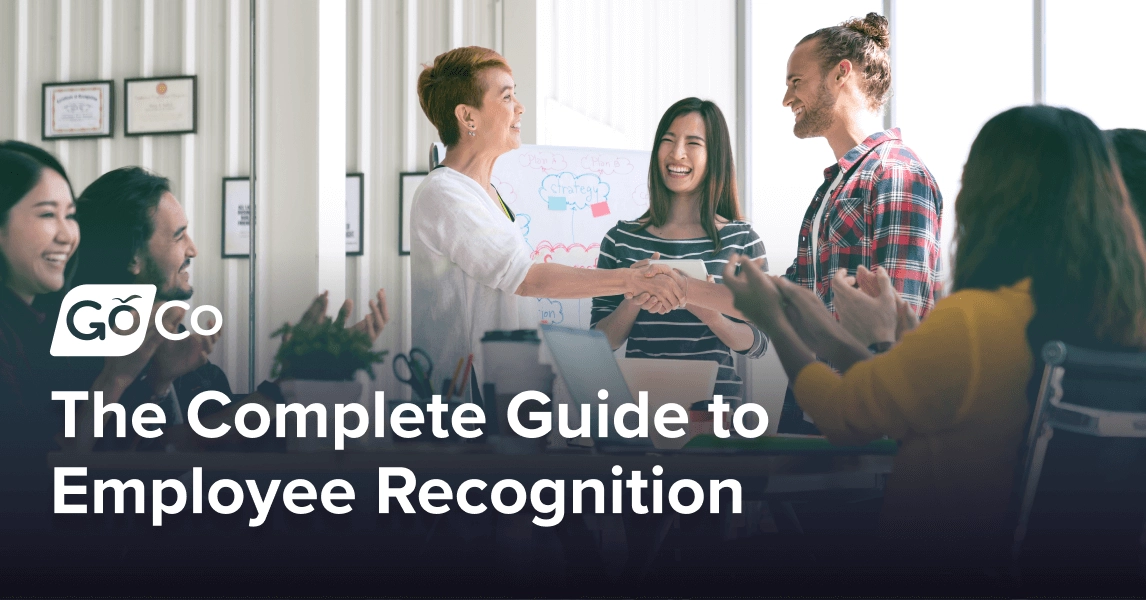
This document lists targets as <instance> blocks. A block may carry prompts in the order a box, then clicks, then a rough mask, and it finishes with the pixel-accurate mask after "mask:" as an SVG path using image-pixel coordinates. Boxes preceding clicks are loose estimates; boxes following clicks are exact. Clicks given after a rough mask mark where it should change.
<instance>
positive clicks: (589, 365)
mask: <svg viewBox="0 0 1146 600" xmlns="http://www.w3.org/2000/svg"><path fill="white" fill-rule="evenodd" d="M541 331H542V337H543V338H544V340H545V344H546V346H547V347H548V348H549V351H550V353H552V355H553V360H554V362H555V363H556V365H557V370H558V372H559V373H560V374H561V378H562V379H563V380H564V382H565V385H566V387H567V388H568V389H569V395H570V396H571V397H572V399H573V402H574V403H575V404H576V405H578V406H580V405H585V404H588V405H590V406H592V407H593V409H592V410H591V411H590V419H591V432H592V436H593V444H594V446H596V447H597V448H598V449H601V450H606V451H616V450H622V451H630V452H631V451H642V452H644V451H650V450H653V449H654V444H653V438H652V437H634V438H629V439H626V438H623V437H621V436H620V435H619V434H617V432H616V431H615V430H614V428H613V424H612V422H610V423H609V435H607V436H605V437H601V436H599V435H598V433H599V430H598V423H597V420H598V417H599V414H598V411H597V408H596V406H597V405H598V404H600V403H602V402H604V403H606V404H608V407H609V415H610V419H612V415H613V414H615V413H616V411H617V410H618V409H619V408H620V407H622V406H624V405H625V404H635V398H634V396H633V394H634V390H645V391H648V392H649V433H650V436H656V435H657V434H656V432H655V429H654V427H653V423H652V419H653V415H654V414H655V413H656V410H657V408H658V407H660V405H662V404H664V403H665V402H668V401H671V400H670V399H669V398H667V397H666V396H667V394H666V393H665V391H666V390H665V389H664V388H665V386H663V385H659V383H663V382H657V381H655V379H656V377H657V373H656V370H655V369H651V368H649V363H664V362H671V363H678V365H677V367H676V370H677V371H680V370H681V369H682V368H683V367H688V368H687V369H685V370H684V371H685V372H683V373H677V375H680V374H684V375H685V377H684V378H683V379H681V378H679V377H668V379H676V380H677V383H676V384H675V385H671V386H669V389H671V390H672V391H673V392H674V395H676V394H675V392H681V393H683V394H684V395H686V396H688V397H689V401H688V402H686V403H684V404H682V406H683V407H684V408H685V410H688V407H689V405H690V404H692V402H693V401H696V400H703V399H709V400H711V398H712V390H713V387H714V386H715V384H716V374H717V370H718V368H719V365H718V364H717V363H715V362H711V361H654V360H643V361H642V360H640V359H629V361H630V363H631V364H628V365H626V367H628V371H627V372H623V369H622V368H621V365H620V364H619V363H618V362H617V358H616V356H615V355H614V354H613V350H612V348H611V347H610V346H609V341H608V339H607V338H606V337H605V334H604V333H602V332H600V331H596V330H584V329H570V328H568V327H558V326H556V325H547V324H543V325H541ZM642 363H644V364H642ZM679 363H688V364H684V365H680V364H679ZM642 367H643V368H642ZM686 380H687V381H686ZM599 390H606V391H608V392H609V397H608V398H607V399H606V400H601V399H600V398H599V397H598V395H597V393H598V391H599ZM693 396H695V397H693ZM678 403H679V402H678ZM629 417H630V418H631V419H633V420H634V422H633V423H632V424H631V425H630V426H632V425H635V418H636V415H629ZM669 442H671V440H669ZM678 447H679V446H678ZM664 449H668V448H663V449H662V448H658V451H660V450H664Z"/></svg>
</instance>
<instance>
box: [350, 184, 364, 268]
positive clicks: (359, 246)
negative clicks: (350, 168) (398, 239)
mask: <svg viewBox="0 0 1146 600" xmlns="http://www.w3.org/2000/svg"><path fill="white" fill-rule="evenodd" d="M352 181H357V188H358V189H357V198H355V197H354V193H355V192H353V191H352V190H351V187H350V185H351V182H352ZM355 205H357V208H358V218H357V219H352V218H351V213H350V211H351V207H352V206H355ZM365 209H366V176H365V175H363V174H362V173H347V174H346V255H347V256H362V253H363V249H364V248H365V247H366V242H365V240H364V238H365V231H364V229H365V227H366V216H365V214H366V210H365ZM355 221H357V223H355ZM354 226H357V227H358V231H357V235H356V236H354V238H355V240H356V242H357V243H352V242H351V235H350V234H351V228H352V227H354Z"/></svg>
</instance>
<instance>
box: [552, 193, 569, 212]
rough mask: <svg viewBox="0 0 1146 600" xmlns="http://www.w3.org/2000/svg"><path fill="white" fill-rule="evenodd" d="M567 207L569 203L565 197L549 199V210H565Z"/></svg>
mask: <svg viewBox="0 0 1146 600" xmlns="http://www.w3.org/2000/svg"><path fill="white" fill-rule="evenodd" d="M567 206H569V202H568V201H567V200H565V196H550V197H549V210H565V208H566V207H567Z"/></svg>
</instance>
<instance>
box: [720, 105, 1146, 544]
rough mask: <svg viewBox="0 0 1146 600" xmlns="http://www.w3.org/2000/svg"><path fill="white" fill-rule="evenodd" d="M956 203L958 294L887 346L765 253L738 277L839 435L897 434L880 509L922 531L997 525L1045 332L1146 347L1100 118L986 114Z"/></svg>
mask: <svg viewBox="0 0 1146 600" xmlns="http://www.w3.org/2000/svg"><path fill="white" fill-rule="evenodd" d="M955 213H956V219H957V221H958V231H957V233H956V243H957V247H956V250H955V266H954V285H953V291H952V294H951V295H950V296H949V297H947V298H945V299H943V300H941V301H940V302H939V303H938V304H937V305H936V306H935V309H934V311H933V312H932V313H931V315H930V316H929V317H928V318H927V319H926V320H924V321H923V322H922V324H919V325H918V327H916V328H915V329H914V330H913V331H911V332H909V333H906V334H905V335H903V336H902V340H901V341H900V342H899V343H898V344H897V345H895V346H894V347H892V348H891V349H890V350H889V351H887V352H886V353H884V354H881V355H879V356H875V357H873V356H872V355H871V354H870V353H869V352H868V350H867V349H866V348H865V347H864V346H863V345H862V344H860V343H859V342H857V341H856V338H855V337H853V336H852V335H851V334H850V333H848V331H847V330H845V328H844V327H842V326H840V324H839V323H837V322H836V321H835V320H834V319H832V318H831V317H830V316H828V315H827V311H826V310H825V309H824V308H823V305H822V303H820V302H819V301H818V300H817V299H815V297H814V296H813V297H811V298H809V297H808V294H805V293H804V291H803V290H802V289H801V288H798V287H797V286H794V285H791V284H789V283H788V282H785V281H783V280H777V279H775V278H772V277H768V276H766V275H764V274H762V273H761V272H760V271H759V270H758V269H756V268H754V267H753V266H752V265H751V264H744V267H745V268H744V269H743V272H742V273H741V274H740V275H737V276H735V277H733V276H732V275H731V271H729V272H727V273H726V276H725V284H726V285H728V286H729V287H730V288H732V290H733V293H734V295H735V296H736V302H737V306H738V307H740V309H741V310H742V311H744V312H745V313H746V314H748V316H749V317H750V318H751V319H752V321H753V322H755V323H756V324H758V325H760V327H761V328H762V329H763V330H764V331H766V332H768V334H769V335H770V336H771V338H772V341H773V344H774V345H775V347H776V351H777V354H779V356H780V360H781V362H782V363H783V365H784V370H785V371H786V372H787V373H788V376H789V377H790V378H791V379H792V381H793V382H794V383H793V388H794V391H795V395H796V400H797V401H798V402H799V404H800V406H801V407H802V408H803V409H804V410H805V411H807V412H808V413H809V414H810V415H812V417H813V418H814V419H815V420H816V424H817V425H818V426H819V427H820V429H821V430H822V431H823V432H824V434H825V435H827V436H828V438H829V439H830V440H832V441H833V442H835V443H842V444H854V443H863V442H866V441H869V440H872V439H876V438H878V437H880V436H884V435H886V436H890V437H892V438H893V439H896V440H899V441H900V448H899V453H898V455H897V456H896V458H895V468H894V472H893V473H892V475H891V477H890V478H889V480H888V485H887V495H886V500H885V503H884V509H883V520H884V525H885V526H887V527H889V528H891V529H893V530H895V531H898V532H899V533H907V534H909V535H912V536H937V537H940V538H942V537H946V536H952V537H954V536H961V535H978V534H983V533H990V532H998V531H1000V527H1001V526H1002V524H1003V522H1004V521H1003V518H1004V515H1005V513H1006V507H1007V503H1008V500H1009V498H1010V496H1011V487H1012V477H1013V475H1014V468H1015V462H1016V460H1017V458H1018V455H1019V444H1020V442H1021V440H1022V437H1023V433H1024V425H1025V423H1026V421H1027V419H1028V418H1029V414H1030V407H1029V404H1028V400H1027V395H1026V388H1027V383H1028V380H1029V379H1030V377H1031V374H1032V369H1033V365H1034V357H1035V356H1037V355H1038V352H1039V349H1040V348H1041V347H1042V345H1043V343H1044V342H1046V341H1048V340H1052V339H1055V340H1063V341H1065V342H1067V343H1070V344H1075V345H1081V346H1090V347H1103V348H1128V349H1143V348H1146V242H1144V241H1143V238H1142V231H1141V228H1140V226H1139V223H1138V219H1137V218H1135V214H1134V210H1133V208H1132V207H1131V204H1130V200H1129V197H1128V194H1127V191H1126V188H1125V186H1124V184H1123V182H1122V179H1121V177H1120V176H1119V169H1118V166H1117V163H1116V162H1115V161H1114V157H1113V156H1112V153H1111V151H1110V148H1109V146H1108V145H1107V142H1106V140H1105V139H1104V137H1103V134H1102V132H1101V131H1100V130H1099V129H1098V128H1097V127H1096V126H1095V125H1094V123H1093V122H1091V121H1090V119H1088V118H1086V117H1085V116H1083V115H1080V114H1078V113H1076V112H1074V111H1071V110H1067V109H1060V108H1052V107H1048V106H1026V107H1019V108H1014V109H1011V110H1008V111H1006V112H1003V113H1001V114H999V115H998V116H996V117H994V118H993V119H991V120H990V121H988V122H987V124H986V125H984V127H983V129H982V131H980V132H979V135H978V137H977V138H976V139H975V142H974V144H972V146H971V153H970V155H969V156H968V158H967V164H966V166H965V167H964V170H963V188H962V189H961V190H960V192H959V196H958V199H957V200H956V204H955ZM734 266H735V261H734V262H733V263H730V264H729V269H732V268H733V267H734ZM874 277H875V279H876V280H877V282H876V286H875V287H877V288H879V289H880V290H882V292H884V293H880V294H878V298H876V299H871V298H870V297H868V300H871V302H869V304H868V306H869V309H870V314H868V315H867V318H865V319H864V322H863V324H862V325H863V326H865V327H868V328H870V333H871V334H872V335H875V336H876V338H875V339H879V340H880V341H884V342H893V341H895V338H896V336H897V331H896V329H897V327H896V323H897V319H896V296H895V293H894V291H892V290H890V284H889V283H888V280H887V275H886V273H883V272H881V271H879V270H877V271H876V273H875V274H874ZM836 293H837V294H838V295H839V294H843V295H853V296H856V297H857V298H858V299H859V300H863V297H867V295H866V294H864V292H862V291H860V290H857V289H853V288H850V287H848V286H841V289H839V290H837V292H836ZM841 318H844V315H843V314H841ZM852 325H857V324H856V323H853V324H852ZM817 356H820V357H823V358H824V359H826V360H829V361H830V362H831V364H832V365H833V366H835V367H836V368H838V369H840V370H841V373H836V372H834V371H833V370H832V369H831V368H829V367H828V366H827V365H826V364H824V363H821V362H818V360H817V358H816V357H817Z"/></svg>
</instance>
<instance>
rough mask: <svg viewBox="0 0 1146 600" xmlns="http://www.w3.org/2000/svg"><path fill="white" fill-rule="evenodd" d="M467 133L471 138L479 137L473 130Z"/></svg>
mask: <svg viewBox="0 0 1146 600" xmlns="http://www.w3.org/2000/svg"><path fill="white" fill-rule="evenodd" d="M466 133H468V134H470V137H474V136H475V135H477V134H476V133H474V131H473V130H472V129H471V130H469V131H467V132H466Z"/></svg>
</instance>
